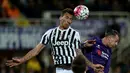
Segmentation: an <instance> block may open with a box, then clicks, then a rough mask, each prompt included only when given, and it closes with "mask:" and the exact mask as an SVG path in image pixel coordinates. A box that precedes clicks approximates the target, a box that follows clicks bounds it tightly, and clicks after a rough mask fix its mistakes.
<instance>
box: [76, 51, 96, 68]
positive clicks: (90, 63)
mask: <svg viewBox="0 0 130 73" xmlns="http://www.w3.org/2000/svg"><path fill="white" fill-rule="evenodd" d="M76 53H77V55H82V56H83V57H85V56H84V55H83V53H82V51H81V50H80V49H76ZM85 59H86V63H87V65H88V66H90V67H92V68H93V65H94V64H93V63H92V62H90V61H89V60H88V59H87V58H86V57H85Z"/></svg>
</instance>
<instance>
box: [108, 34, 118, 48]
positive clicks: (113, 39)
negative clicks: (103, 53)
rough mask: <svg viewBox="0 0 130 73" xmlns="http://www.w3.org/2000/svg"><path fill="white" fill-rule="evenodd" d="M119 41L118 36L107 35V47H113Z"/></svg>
mask: <svg viewBox="0 0 130 73" xmlns="http://www.w3.org/2000/svg"><path fill="white" fill-rule="evenodd" d="M118 43H119V36H118V35H115V36H109V42H108V47H110V48H115V47H116V46H117V45H118Z"/></svg>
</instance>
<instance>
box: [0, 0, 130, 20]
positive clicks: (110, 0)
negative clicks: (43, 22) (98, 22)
mask: <svg viewBox="0 0 130 73" xmlns="http://www.w3.org/2000/svg"><path fill="white" fill-rule="evenodd" d="M79 4H84V5H86V6H87V7H89V10H91V11H130V0H51V1H50V0H9V1H8V0H0V18H1V17H11V18H18V17H19V16H20V14H21V13H22V14H23V15H25V16H26V17H27V18H41V17H42V13H43V12H44V11H46V10H62V9H64V8H66V7H70V8H74V7H75V6H77V5H79Z"/></svg>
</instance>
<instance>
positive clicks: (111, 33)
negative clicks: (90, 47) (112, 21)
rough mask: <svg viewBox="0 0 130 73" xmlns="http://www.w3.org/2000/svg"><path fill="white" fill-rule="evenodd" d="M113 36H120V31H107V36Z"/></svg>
mask: <svg viewBox="0 0 130 73" xmlns="http://www.w3.org/2000/svg"><path fill="white" fill-rule="evenodd" d="M111 35H112V36H115V35H118V36H120V35H119V33H118V31H116V30H114V29H108V30H106V32H105V36H111Z"/></svg>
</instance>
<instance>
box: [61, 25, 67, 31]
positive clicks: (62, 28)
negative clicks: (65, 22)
mask: <svg viewBox="0 0 130 73" xmlns="http://www.w3.org/2000/svg"><path fill="white" fill-rule="evenodd" d="M59 29H60V30H66V29H68V28H64V27H63V26H62V25H59Z"/></svg>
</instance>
